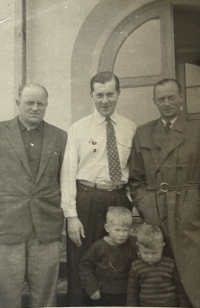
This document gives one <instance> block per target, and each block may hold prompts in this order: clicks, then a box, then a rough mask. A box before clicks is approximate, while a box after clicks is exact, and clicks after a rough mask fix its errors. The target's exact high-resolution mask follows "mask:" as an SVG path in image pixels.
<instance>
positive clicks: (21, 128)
mask: <svg viewBox="0 0 200 308" xmlns="http://www.w3.org/2000/svg"><path fill="white" fill-rule="evenodd" d="M17 121H18V125H19V129H20V131H21V132H23V131H25V130H32V129H28V128H27V127H26V126H24V124H23V123H22V121H21V120H20V118H19V117H18V118H17ZM35 129H37V130H38V131H39V132H40V134H41V135H43V134H44V121H42V122H40V124H39V125H38V127H36V128H35Z"/></svg>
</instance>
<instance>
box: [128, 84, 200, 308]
mask: <svg viewBox="0 0 200 308" xmlns="http://www.w3.org/2000/svg"><path fill="white" fill-rule="evenodd" d="M182 100H183V98H182V94H181V87H180V84H179V83H178V81H177V80H174V79H164V80H161V81H159V82H158V83H157V84H156V85H155V87H154V102H155V104H156V106H157V107H158V109H159V111H160V114H161V117H160V118H159V119H157V120H154V121H151V122H148V123H146V124H144V125H142V126H140V127H138V129H137V132H136V134H135V138H134V142H133V148H132V153H131V159H130V185H131V195H132V198H133V202H134V205H135V206H136V207H137V209H138V211H139V213H140V215H141V216H142V218H143V219H144V222H145V223H149V224H154V225H157V226H158V227H160V228H161V229H162V231H163V233H164V235H165V239H166V244H168V247H170V248H171V251H172V254H173V256H174V259H175V262H176V265H177V268H178V271H179V274H180V277H181V282H182V284H183V286H184V289H185V291H186V293H187V295H188V297H189V300H190V302H191V303H192V306H193V307H198V306H199V303H200V291H199V282H200V262H199V256H200V241H199V238H200V208H199V204H200V198H199V190H200V119H199V115H198V114H197V115H195V114H192V115H185V114H183V113H181V112H180V107H181V104H182ZM188 305H189V306H191V305H190V304H188Z"/></svg>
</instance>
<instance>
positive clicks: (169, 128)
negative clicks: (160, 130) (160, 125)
mask: <svg viewBox="0 0 200 308" xmlns="http://www.w3.org/2000/svg"><path fill="white" fill-rule="evenodd" d="M165 130H166V132H167V133H169V132H170V131H171V122H170V121H167V122H166V124H165Z"/></svg>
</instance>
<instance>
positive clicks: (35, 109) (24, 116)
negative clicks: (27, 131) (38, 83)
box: [18, 85, 47, 128]
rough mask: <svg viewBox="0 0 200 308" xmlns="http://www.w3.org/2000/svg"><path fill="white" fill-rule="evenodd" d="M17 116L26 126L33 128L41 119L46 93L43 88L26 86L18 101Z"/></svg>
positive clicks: (43, 113)
mask: <svg viewBox="0 0 200 308" xmlns="http://www.w3.org/2000/svg"><path fill="white" fill-rule="evenodd" d="M18 107H19V118H20V120H21V121H22V123H23V124H24V125H25V126H26V127H27V128H35V127H37V126H38V125H39V124H40V122H41V121H42V120H43V118H44V115H45V111H46V107H47V95H46V92H45V91H44V89H43V88H40V87H35V86H31V85H30V86H27V87H26V88H25V89H24V90H23V92H22V94H21V98H20V100H19V102H18Z"/></svg>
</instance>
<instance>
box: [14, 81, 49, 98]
mask: <svg viewBox="0 0 200 308" xmlns="http://www.w3.org/2000/svg"><path fill="white" fill-rule="evenodd" d="M30 86H32V87H39V88H42V89H43V90H44V92H45V94H46V96H47V98H48V97H49V94H48V91H47V89H46V88H45V87H43V86H41V85H40V84H38V83H28V84H24V85H23V86H22V87H20V89H19V93H18V95H19V98H21V96H22V93H23V91H24V89H26V88H28V87H30Z"/></svg>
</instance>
